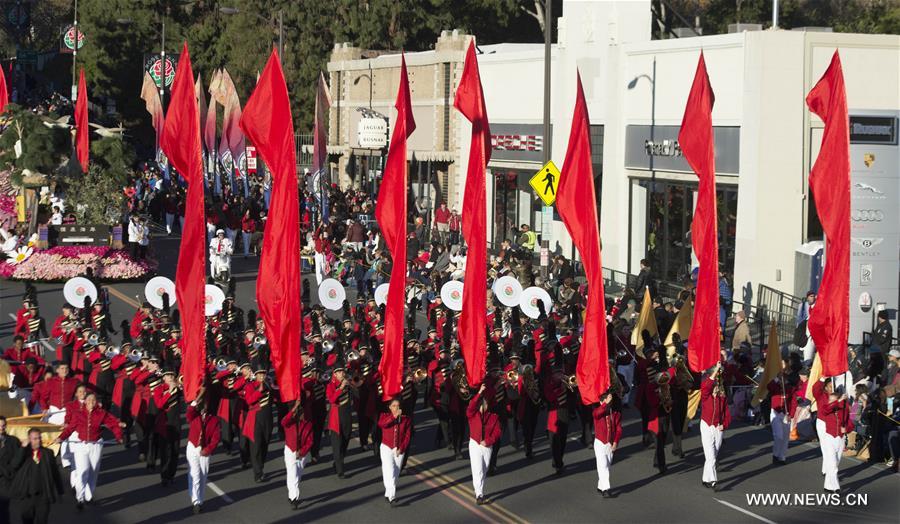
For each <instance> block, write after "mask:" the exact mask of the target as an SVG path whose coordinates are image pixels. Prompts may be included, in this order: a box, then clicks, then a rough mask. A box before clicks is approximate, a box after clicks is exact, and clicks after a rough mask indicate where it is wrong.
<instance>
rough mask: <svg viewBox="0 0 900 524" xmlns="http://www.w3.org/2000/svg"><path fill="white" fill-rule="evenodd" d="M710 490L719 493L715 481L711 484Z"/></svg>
mask: <svg viewBox="0 0 900 524" xmlns="http://www.w3.org/2000/svg"><path fill="white" fill-rule="evenodd" d="M709 489H711V490H713V492H716V491H719V488H718V487H717V486H716V483H715V481H713V482H710V483H709Z"/></svg>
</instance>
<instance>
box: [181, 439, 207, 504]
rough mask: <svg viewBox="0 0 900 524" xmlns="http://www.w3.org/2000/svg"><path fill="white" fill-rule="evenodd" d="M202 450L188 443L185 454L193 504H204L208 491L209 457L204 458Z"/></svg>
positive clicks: (189, 490)
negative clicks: (204, 495)
mask: <svg viewBox="0 0 900 524" xmlns="http://www.w3.org/2000/svg"><path fill="white" fill-rule="evenodd" d="M201 450H202V448H198V447H197V446H195V445H193V444H192V443H191V442H188V443H187V449H186V450H185V453H184V455H185V457H186V458H187V463H188V475H187V478H188V492H189V493H190V495H191V504H203V493H204V492H205V491H206V476H207V475H208V474H209V457H208V456H207V457H204V456H202V455H201V454H200V451H201Z"/></svg>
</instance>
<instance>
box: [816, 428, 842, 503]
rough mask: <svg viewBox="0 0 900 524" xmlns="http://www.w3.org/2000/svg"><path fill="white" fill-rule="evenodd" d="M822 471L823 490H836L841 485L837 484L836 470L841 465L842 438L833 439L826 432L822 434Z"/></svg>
mask: <svg viewBox="0 0 900 524" xmlns="http://www.w3.org/2000/svg"><path fill="white" fill-rule="evenodd" d="M819 443H820V445H821V446H822V469H824V470H825V489H829V490H832V491H834V490H838V489H841V484H840V482H838V469H839V468H840V464H841V455H843V454H844V437H834V436H832V435H829V434H828V433H827V432H823V433H822V440H820V441H819Z"/></svg>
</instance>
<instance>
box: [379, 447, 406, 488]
mask: <svg viewBox="0 0 900 524" xmlns="http://www.w3.org/2000/svg"><path fill="white" fill-rule="evenodd" d="M380 452H381V478H382V480H384V496H385V497H387V498H388V499H389V500H394V496H395V495H396V494H397V477H399V476H400V466H402V465H403V454H402V453H401V454H400V455H396V454H394V448H389V447H387V446H386V445H384V444H381V448H380Z"/></svg>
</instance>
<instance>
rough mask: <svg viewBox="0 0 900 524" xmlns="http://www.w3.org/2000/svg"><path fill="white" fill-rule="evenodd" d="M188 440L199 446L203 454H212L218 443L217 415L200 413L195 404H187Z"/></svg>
mask: <svg viewBox="0 0 900 524" xmlns="http://www.w3.org/2000/svg"><path fill="white" fill-rule="evenodd" d="M186 417H187V421H188V442H190V443H191V444H193V445H194V447H197V448H200V452H201V454H202V455H203V456H209V455H212V453H213V451H214V450H215V449H216V446H218V445H219V439H220V438H221V433H220V432H219V417H217V416H215V415H212V414H209V413H201V412H200V410H199V409H197V407H196V406H188V408H187V415H186Z"/></svg>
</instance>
